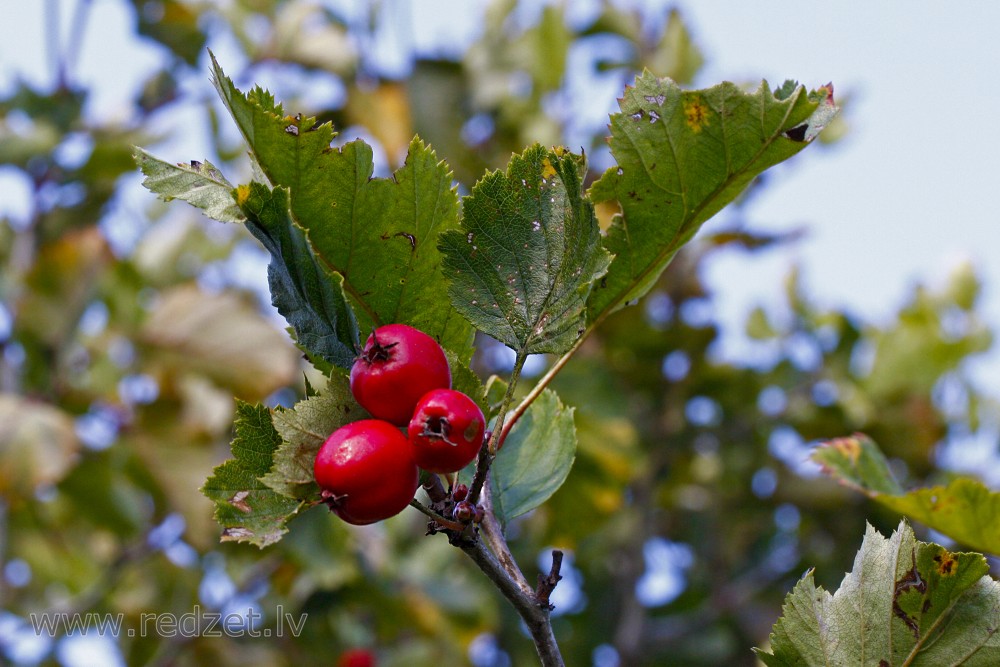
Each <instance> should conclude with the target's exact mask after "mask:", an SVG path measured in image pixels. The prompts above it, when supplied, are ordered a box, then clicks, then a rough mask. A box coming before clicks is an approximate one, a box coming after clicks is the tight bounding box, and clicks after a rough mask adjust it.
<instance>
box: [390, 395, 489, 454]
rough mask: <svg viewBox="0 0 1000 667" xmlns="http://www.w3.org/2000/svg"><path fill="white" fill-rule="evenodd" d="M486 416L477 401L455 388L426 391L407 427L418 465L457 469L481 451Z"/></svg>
mask: <svg viewBox="0 0 1000 667" xmlns="http://www.w3.org/2000/svg"><path fill="white" fill-rule="evenodd" d="M485 432H486V419H485V418H484V417H483V411H482V410H480V409H479V406H478V405H476V402H475V401H473V400H472V399H471V398H469V397H468V396H466V395H465V394H463V393H462V392H460V391H455V390H454V389H434V390H432V391H429V392H427V393H426V394H425V395H424V396H423V398H421V399H420V402H419V403H417V406H416V408H415V409H414V411H413V418H412V419H411V420H410V425H409V427H408V428H407V433H408V434H409V436H410V442H412V443H413V449H414V457H415V459H416V462H417V465H418V466H420V467H421V468H423V469H424V470H426V471H428V472H441V473H447V472H455V471H457V470H461V469H462V468H464V467H465V466H467V465H469V464H470V463H471V462H472V461H473V460H474V459H475V458H476V455H477V454H478V453H479V449H480V447H482V445H483V435H484V433H485Z"/></svg>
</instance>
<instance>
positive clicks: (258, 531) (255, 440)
mask: <svg viewBox="0 0 1000 667" xmlns="http://www.w3.org/2000/svg"><path fill="white" fill-rule="evenodd" d="M235 431H236V435H235V437H234V438H233V442H232V452H233V458H231V459H229V460H228V461H225V462H223V463H222V464H221V465H218V466H216V468H215V470H214V471H213V472H212V475H211V477H209V478H208V479H207V480H206V481H205V485H204V486H203V487H202V489H201V492H202V493H203V494H205V496H207V497H208V498H209V499H210V500H212V501H213V502H214V503H215V519H216V521H218V522H219V524H220V525H221V526H222V527H223V531H222V541H223V542H227V541H236V542H250V543H251V544H256V545H257V546H258V547H261V548H263V547H266V546H267V545H269V544H273V543H275V542H277V541H278V540H280V539H281V536H282V535H284V534H285V533H286V532H288V529H287V528H286V526H285V524H287V523H288V521H289V520H290V519H291V518H292V517H294V516H295V515H296V514H298V513H299V512H300V511H301V510H302V509H303V508H305V507H306V506H307V503H304V502H300V501H298V500H294V499H291V498H287V497H285V496H283V495H281V494H279V493H276V492H275V491H274V490H272V489H270V488H268V487H267V485H265V484H264V483H263V482H261V481H260V477H261V476H263V475H265V474H266V473H267V472H268V470H270V469H271V465H272V461H273V458H274V453H275V451H276V450H277V449H278V446H279V445H280V444H281V437H280V436H279V435H278V432H277V431H276V430H275V429H274V426H273V425H272V424H271V413H270V411H269V410H268V409H267V407H265V406H263V405H250V404H249V403H244V402H242V401H238V402H237V405H236V423H235Z"/></svg>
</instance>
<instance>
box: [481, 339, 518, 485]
mask: <svg viewBox="0 0 1000 667" xmlns="http://www.w3.org/2000/svg"><path fill="white" fill-rule="evenodd" d="M527 358H528V355H527V354H525V353H524V351H523V350H522V351H519V352H518V353H517V356H516V357H515V358H514V368H513V369H511V371H510V382H509V384H508V385H507V392H506V393H505V394H504V396H503V402H502V403H501V404H500V411H499V412H497V420H496V424H495V425H494V427H493V435H492V436H491V437H490V439H489V440H487V441H486V442H484V443H483V447H482V449H480V450H479V459H478V461H477V462H476V475H475V477H473V478H472V487H471V488H470V489H469V502H471V503H472V504H473V505H475V504H476V503H478V502H479V494H480V493H482V491H483V485H484V484H485V483H486V474H487V473H488V472H489V471H490V465H491V464H492V463H493V458H494V457H495V456H496V455H497V450H498V449H499V443H500V434H501V431H502V430H503V427H504V426H503V425H504V419H505V418H506V416H507V410H508V409H509V408H510V403H511V401H512V400H513V398H514V389H515V388H517V380H518V378H520V377H521V369H522V368H523V367H524V362H525V360H526V359H527Z"/></svg>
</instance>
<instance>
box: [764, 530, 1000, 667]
mask: <svg viewBox="0 0 1000 667" xmlns="http://www.w3.org/2000/svg"><path fill="white" fill-rule="evenodd" d="M988 572H989V565H988V564H987V562H986V559H985V558H984V557H983V556H982V555H980V554H974V553H951V552H949V551H947V550H946V549H945V548H944V547H942V546H939V545H937V544H929V543H926V542H919V541H917V540H916V538H915V537H914V535H913V530H912V529H911V528H910V527H909V525H907V524H906V522H905V521H904V522H901V523H900V525H899V528H898V529H897V530H896V532H895V533H893V535H892V537H890V538H889V539H886V538H884V537H882V536H881V535H879V534H878V532H876V531H875V529H874V528H872V527H871V526H868V529H867V532H866V534H865V539H864V542H863V543H862V545H861V550H860V551H859V552H858V555H857V557H856V558H855V560H854V569H853V570H852V571H851V572H850V573H849V574H848V575H847V576H846V577H844V580H843V582H842V583H841V585H840V588H839V589H838V590H837V591H836V592H835V593H834V594H833V595H830V593H828V592H827V591H825V590H823V589H822V588H818V587H816V585H815V584H814V583H813V576H812V572H810V573H809V574H807V575H806V576H805V577H804V578H803V579H802V580H800V581H799V583H798V584H796V586H795V588H794V589H793V590H792V592H791V593H789V594H788V597H787V598H785V604H784V607H783V609H782V611H783V616H782V617H781V618H780V619H779V620H778V622H777V623H776V624H775V625H774V629H773V630H772V632H771V651H772V653H765V652H763V651H761V650H760V649H755V652H756V653H757V656H758V657H759V658H760V659H761V660H762V661H763V662H764V664H766V665H768V666H769V667H778V666H792V665H796V666H798V665H824V666H825V665H844V666H845V667H846V666H847V665H862V666H871V667H896V666H897V665H898V666H900V667H902V666H904V665H934V666H935V667H944V666H946V665H948V666H950V665H963V666H964V667H973V666H982V667H987V666H989V665H997V664H1000V634H998V633H997V627H998V626H1000V584H998V583H997V582H996V581H994V580H993V579H991V578H990V577H989V576H988V574H987V573H988Z"/></svg>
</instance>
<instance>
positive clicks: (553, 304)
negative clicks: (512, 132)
mask: <svg viewBox="0 0 1000 667" xmlns="http://www.w3.org/2000/svg"><path fill="white" fill-rule="evenodd" d="M584 173H586V163H585V160H584V158H583V157H581V156H578V155H574V154H572V153H569V152H565V151H562V150H546V149H545V148H542V147H541V146H537V145H536V146H532V147H531V148H529V149H527V150H526V151H525V152H524V153H522V154H520V155H515V156H514V157H513V158H512V159H511V161H510V163H509V164H508V166H507V171H506V172H500V171H494V172H491V173H489V174H487V175H486V176H484V177H483V178H482V180H480V181H479V182H478V183H477V184H476V185H475V187H474V188H473V189H472V193H471V194H470V195H469V196H468V197H467V198H466V199H465V202H464V206H463V221H462V229H461V231H449V232H446V233H444V234H442V235H441V239H440V247H441V251H442V252H443V253H444V255H445V261H444V267H445V272H446V273H447V275H448V277H449V278H450V280H451V287H450V289H449V294H450V295H451V301H452V303H453V304H454V306H455V308H456V309H458V311H459V312H460V313H462V315H464V316H465V317H466V318H467V319H468V320H469V321H470V322H472V324H473V325H475V327H476V328H477V329H479V330H481V331H484V332H486V333H487V334H489V335H491V336H493V337H494V338H496V339H497V340H499V341H501V342H502V343H504V344H506V345H507V346H509V347H510V348H512V349H513V350H515V351H516V352H518V353H519V354H522V355H524V354H531V353H537V352H554V353H561V352H565V351H566V350H568V349H569V348H570V347H571V346H572V345H573V343H574V342H575V341H576V340H577V338H579V337H580V335H581V334H582V332H583V330H584V329H585V325H586V322H585V319H584V310H585V305H586V301H587V296H588V294H589V293H590V290H591V288H592V286H593V284H594V281H595V280H597V279H599V278H600V277H601V276H602V275H603V274H604V272H605V271H606V270H607V267H608V264H609V262H610V257H609V256H608V254H607V252H605V251H604V249H603V248H602V247H601V244H600V230H599V228H598V226H597V219H596V218H595V216H594V206H593V204H592V203H591V202H590V201H589V200H588V199H587V198H586V197H585V196H584V195H583V192H582V178H583V174H584Z"/></svg>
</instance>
